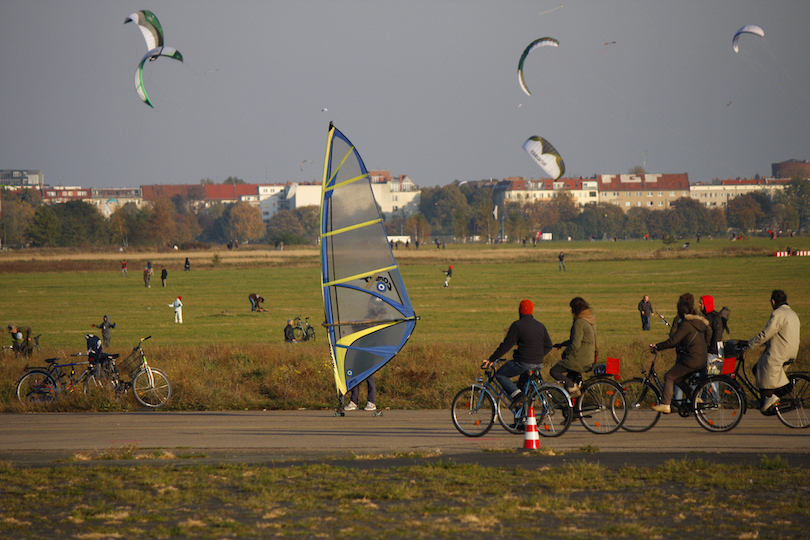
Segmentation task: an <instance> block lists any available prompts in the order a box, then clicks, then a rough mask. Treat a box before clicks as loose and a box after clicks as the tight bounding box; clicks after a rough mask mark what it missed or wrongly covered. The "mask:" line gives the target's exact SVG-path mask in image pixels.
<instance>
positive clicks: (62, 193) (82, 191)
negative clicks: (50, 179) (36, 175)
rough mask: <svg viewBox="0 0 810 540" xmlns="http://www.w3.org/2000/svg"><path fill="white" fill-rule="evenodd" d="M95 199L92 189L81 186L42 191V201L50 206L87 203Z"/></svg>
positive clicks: (59, 187)
mask: <svg viewBox="0 0 810 540" xmlns="http://www.w3.org/2000/svg"><path fill="white" fill-rule="evenodd" d="M92 198H93V193H92V188H83V187H81V186H58V187H55V188H45V189H43V190H42V201H43V202H45V203H50V204H58V203H65V202H68V201H87V202H90V200H91V199H92Z"/></svg>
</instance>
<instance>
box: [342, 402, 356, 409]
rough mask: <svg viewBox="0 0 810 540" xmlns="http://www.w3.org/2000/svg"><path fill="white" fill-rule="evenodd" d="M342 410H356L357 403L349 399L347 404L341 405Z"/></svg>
mask: <svg viewBox="0 0 810 540" xmlns="http://www.w3.org/2000/svg"><path fill="white" fill-rule="evenodd" d="M343 410H344V411H356V410H357V403H355V402H354V401H350V402H349V404H348V405H346V406H345V407H343Z"/></svg>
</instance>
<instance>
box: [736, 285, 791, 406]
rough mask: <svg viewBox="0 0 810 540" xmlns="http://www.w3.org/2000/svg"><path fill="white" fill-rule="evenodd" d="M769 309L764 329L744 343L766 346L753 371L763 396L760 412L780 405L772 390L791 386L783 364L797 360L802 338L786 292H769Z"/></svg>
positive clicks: (749, 345) (750, 345)
mask: <svg viewBox="0 0 810 540" xmlns="http://www.w3.org/2000/svg"><path fill="white" fill-rule="evenodd" d="M771 309H772V310H773V311H772V312H771V317H770V318H769V319H768V323H767V324H766V325H765V328H764V329H763V330H762V331H761V332H760V333H759V334H757V335H756V336H754V337H753V338H751V339H749V340H748V343H747V345H748V347H756V346H757V345H765V351H764V352H763V353H762V356H760V357H759V361H757V364H756V367H755V368H754V374H755V375H756V380H757V386H758V387H759V389H760V393H761V394H762V396H763V397H762V406H761V408H760V410H761V411H762V412H763V413H764V412H766V411H767V410H768V409H770V408H771V407H773V406H774V405H776V404H777V403H778V402H779V397H778V396H775V395H774V390H776V389H777V388H781V387H783V386H786V385H788V384H790V381H789V380H788V378H787V375H785V362H788V361H791V360H795V359H796V356H797V355H798V354H799V340H800V338H801V335H800V334H801V322H800V321H799V316H798V315H797V314H796V312H795V311H793V309H791V307H790V306H789V305H788V303H787V295H786V294H785V291H782V290H779V289H776V290H774V291H773V292H772V293H771ZM739 345H740V344H738V346H739ZM742 345H743V346H744V345H746V343H745V342H743V343H742Z"/></svg>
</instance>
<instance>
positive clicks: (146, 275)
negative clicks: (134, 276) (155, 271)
mask: <svg viewBox="0 0 810 540" xmlns="http://www.w3.org/2000/svg"><path fill="white" fill-rule="evenodd" d="M151 279H152V269H151V268H149V267H148V266H144V267H143V286H144V287H146V288H147V289H151V288H152V286H151V285H149V280H151Z"/></svg>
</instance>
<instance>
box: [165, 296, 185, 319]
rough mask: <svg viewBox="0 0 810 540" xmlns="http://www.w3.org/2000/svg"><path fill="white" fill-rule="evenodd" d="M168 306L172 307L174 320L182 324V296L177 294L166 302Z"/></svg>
mask: <svg viewBox="0 0 810 540" xmlns="http://www.w3.org/2000/svg"><path fill="white" fill-rule="evenodd" d="M168 306H169V307H173V308H174V322H176V323H179V324H183V297H182V296H178V297H177V299H176V300H175V301H174V302H172V303H171V304H168Z"/></svg>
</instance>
